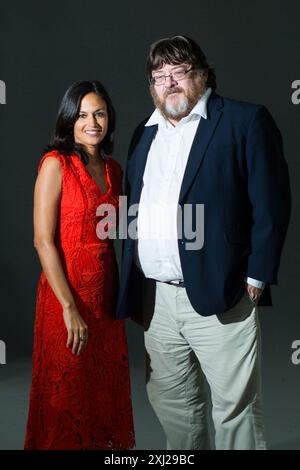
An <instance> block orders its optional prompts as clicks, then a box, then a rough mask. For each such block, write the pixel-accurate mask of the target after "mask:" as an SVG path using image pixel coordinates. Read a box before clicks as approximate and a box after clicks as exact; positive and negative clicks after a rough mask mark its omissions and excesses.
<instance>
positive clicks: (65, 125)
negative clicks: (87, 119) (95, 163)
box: [45, 80, 116, 164]
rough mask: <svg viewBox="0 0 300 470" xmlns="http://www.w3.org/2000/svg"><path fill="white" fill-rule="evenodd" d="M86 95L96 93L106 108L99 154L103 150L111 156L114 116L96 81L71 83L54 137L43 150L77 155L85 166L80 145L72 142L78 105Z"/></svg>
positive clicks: (105, 93)
mask: <svg viewBox="0 0 300 470" xmlns="http://www.w3.org/2000/svg"><path fill="white" fill-rule="evenodd" d="M88 93H96V95H98V96H101V98H103V100H104V101H105V103H106V106H107V114H108V129H107V133H106V135H105V137H104V139H103V140H102V142H100V144H99V152H100V151H101V150H103V151H104V152H105V154H107V155H111V153H112V150H113V132H114V129H115V123H116V114H115V110H114V107H113V104H112V101H111V99H110V96H109V94H108V93H107V91H106V89H105V88H104V86H103V85H102V84H101V83H100V82H98V81H97V80H93V81H83V80H81V81H78V82H75V83H73V84H72V85H71V86H70V87H69V88H68V90H67V91H66V93H65V95H64V97H63V99H62V101H61V104H60V107H59V110H58V116H57V121H56V126H55V131H54V136H53V138H52V140H51V142H50V144H49V145H48V147H47V148H46V149H45V150H46V151H47V152H49V151H51V150H58V151H59V152H61V153H62V154H64V155H71V154H72V153H73V154H74V153H75V154H78V155H79V156H80V157H81V159H82V160H83V161H84V163H85V164H87V163H88V157H87V155H86V152H85V150H84V148H83V146H82V145H80V144H77V143H76V142H75V141H74V132H73V131H74V124H75V122H76V120H77V118H78V116H79V112H80V104H81V101H82V98H84V96H85V95H87V94H88Z"/></svg>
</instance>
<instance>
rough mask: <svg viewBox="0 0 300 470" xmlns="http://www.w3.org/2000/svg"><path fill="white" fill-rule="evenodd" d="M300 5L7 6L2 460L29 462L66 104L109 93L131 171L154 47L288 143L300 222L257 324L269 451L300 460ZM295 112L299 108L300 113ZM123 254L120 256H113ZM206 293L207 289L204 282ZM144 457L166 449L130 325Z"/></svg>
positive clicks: (1, 43) (294, 223)
mask: <svg viewBox="0 0 300 470" xmlns="http://www.w3.org/2000/svg"><path fill="white" fill-rule="evenodd" d="M299 18H300V3H299V2H298V1H294V0H291V1H279V0H277V1H276V0H275V1H274V0H273V1H271V0H265V1H264V0H262V1H258V0H252V1H251V2H248V1H246V0H244V1H238V0H226V1H225V0H223V1H222V0H210V1H209V2H205V1H202V0H191V1H188V0H187V1H185V2H182V1H180V0H173V1H172V2H171V1H170V0H166V1H165V2H162V1H157V0H153V1H151V2H142V1H137V0H132V1H128V0H127V1H123V2H120V1H118V2H117V1H113V0H112V1H110V2H103V1H99V0H89V2H81V1H77V0H73V1H59V2H58V1H56V0H55V1H54V0H53V1H51V2H37V1H27V2H13V3H11V4H8V2H6V3H5V4H4V3H2V4H1V6H0V80H2V81H4V82H5V84H6V104H3V105H2V104H1V105H0V156H1V157H0V171H1V185H0V192H1V193H0V197H1V199H0V200H1V232H0V237H1V239H0V263H1V267H0V276H1V278H0V286H1V320H0V340H2V341H4V342H5V345H6V364H2V365H0V449H17V448H22V446H23V438H24V429H25V421H26V416H27V403H28V393H29V384H30V367H31V364H30V357H31V352H32V341H33V322H34V313H35V299H36V289H37V283H38V278H39V274H40V264H39V261H38V257H37V254H36V252H35V249H34V247H33V227H32V205H33V187H34V182H35V178H36V174H37V165H38V161H39V159H40V157H41V154H42V150H43V148H44V147H45V145H46V144H47V143H48V142H49V140H50V137H51V134H52V131H53V128H54V124H55V119H56V114H57V109H58V105H59V102H60V100H61V98H62V96H63V94H64V92H65V91H66V89H67V88H68V86H69V85H70V84H71V83H73V82H74V81H76V80H83V79H87V80H91V79H99V80H100V81H102V82H103V83H104V85H105V86H106V87H107V89H108V91H109V93H110V94H111V97H112V100H113V103H114V105H115V108H116V111H117V129H116V134H115V152H114V157H115V158H116V159H117V160H118V161H119V162H120V163H121V164H122V166H123V168H125V162H126V153H127V148H128V144H129V140H130V136H131V134H132V131H133V129H134V128H135V126H136V125H137V124H138V123H139V122H140V121H141V120H142V119H143V118H144V117H146V116H147V115H148V114H150V113H151V111H152V109H153V107H152V102H151V99H150V97H149V93H148V85H147V81H146V76H145V59H146V54H147V51H148V48H149V45H150V44H151V43H152V42H153V41H155V40H156V39H159V38H161V37H166V36H170V35H174V34H185V35H188V36H190V37H192V38H194V39H195V40H196V41H197V42H198V43H199V44H200V46H201V47H202V49H203V50H204V52H205V53H206V55H207V58H208V61H209V62H210V63H211V64H212V65H213V66H214V67H215V70H216V75H217V83H218V89H217V92H218V93H220V94H221V95H224V96H227V97H231V98H235V99H240V100H244V101H251V102H255V103H261V104H264V105H266V106H267V108H268V109H269V110H270V112H271V114H272V115H273V116H274V118H275V121H276V122H277V125H278V126H279V128H280V130H281V132H282V135H283V141H284V148H285V156H286V158H287V161H288V164H289V169H290V177H291V185H292V196H293V212H292V219H291V223H290V227H289V232H288V237H287V241H286V245H285V249H284V252H283V255H282V262H281V268H280V272H279V285H278V286H277V287H273V289H272V294H273V304H274V306H273V308H263V309H261V311H260V320H261V326H262V339H263V356H262V357H263V391H264V402H265V412H266V428H267V437H268V444H269V447H270V448H273V449H300V419H299V418H300V402H299V399H298V397H299V391H300V364H299V365H298V366H297V365H296V364H293V363H292V360H291V356H292V353H293V350H292V348H291V346H292V343H293V341H294V340H297V339H299V340H300V318H299V265H300V263H299V262H300V255H299V238H300V233H299V222H300V218H299V215H298V207H299V193H300V187H299V184H298V179H299V176H298V175H299V146H298V140H299V117H300V104H298V105H297V104H296V103H295V104H294V103H293V101H294V102H295V100H292V94H293V92H294V90H293V89H292V83H293V82H294V81H295V80H297V79H298V80H300V67H299V65H300V54H299V49H300V48H299V46H300V39H299V26H300V24H299ZM296 101H297V100H296ZM116 248H117V251H118V253H120V242H117V243H116ZM199 282H201V280H199ZM127 331H128V340H129V349H130V363H131V377H132V390H133V401H134V413H135V422H136V433H137V447H138V448H140V449H163V448H164V436H163V433H162V431H161V428H160V426H159V424H158V421H157V420H156V418H155V416H154V414H153V412H152V410H151V408H150V405H149V404H148V402H147V397H146V394H145V386H144V372H143V334H142V330H140V329H139V328H138V327H137V326H136V325H135V324H133V323H132V322H131V321H128V324H127Z"/></svg>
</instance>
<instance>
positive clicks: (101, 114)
mask: <svg viewBox="0 0 300 470" xmlns="http://www.w3.org/2000/svg"><path fill="white" fill-rule="evenodd" d="M96 116H97V117H104V116H105V114H104V113H102V112H101V111H99V113H96Z"/></svg>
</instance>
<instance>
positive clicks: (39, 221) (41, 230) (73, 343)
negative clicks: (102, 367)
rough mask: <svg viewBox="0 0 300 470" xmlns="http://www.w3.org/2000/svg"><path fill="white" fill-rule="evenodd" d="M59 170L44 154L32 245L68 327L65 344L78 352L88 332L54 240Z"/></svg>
mask: <svg viewBox="0 0 300 470" xmlns="http://www.w3.org/2000/svg"><path fill="white" fill-rule="evenodd" d="M61 188H62V172H61V167H60V164H59V162H58V160H57V159H56V158H54V157H47V158H46V159H45V161H44V162H43V165H42V167H41V170H40V172H39V175H38V177H37V180H36V184H35V190H34V216H33V218H34V246H35V248H36V250H37V252H38V255H39V258H40V262H41V265H42V268H43V270H44V273H45V275H46V278H47V280H48V282H49V284H50V286H51V288H52V290H53V292H54V294H55V295H56V297H57V299H58V301H59V302H60V304H61V306H62V308H63V317H64V321H65V324H66V328H67V330H68V340H67V347H72V352H73V353H74V354H80V352H81V350H82V349H83V346H84V342H82V341H80V340H79V338H80V337H82V336H86V335H87V325H86V324H85V322H84V321H83V319H82V318H81V316H80V315H79V312H78V310H77V307H76V304H75V301H74V298H73V295H72V293H71V290H70V288H69V285H68V282H67V279H66V276H65V273H64V270H63V266H62V263H61V259H60V256H59V253H58V251H57V249H56V246H55V244H54V236H55V230H56V223H57V212H58V206H59V201H60V197H61Z"/></svg>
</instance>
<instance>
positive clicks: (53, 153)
mask: <svg viewBox="0 0 300 470" xmlns="http://www.w3.org/2000/svg"><path fill="white" fill-rule="evenodd" d="M48 158H52V159H56V160H57V161H58V162H59V164H60V167H61V168H62V169H64V168H65V167H66V165H67V163H68V159H69V158H70V157H68V156H66V155H63V154H62V153H61V152H59V151H58V150H49V151H47V152H45V153H44V154H43V155H42V156H41V157H40V161H39V163H38V171H40V169H41V167H42V165H43V163H44V161H45V160H46V159H48Z"/></svg>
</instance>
